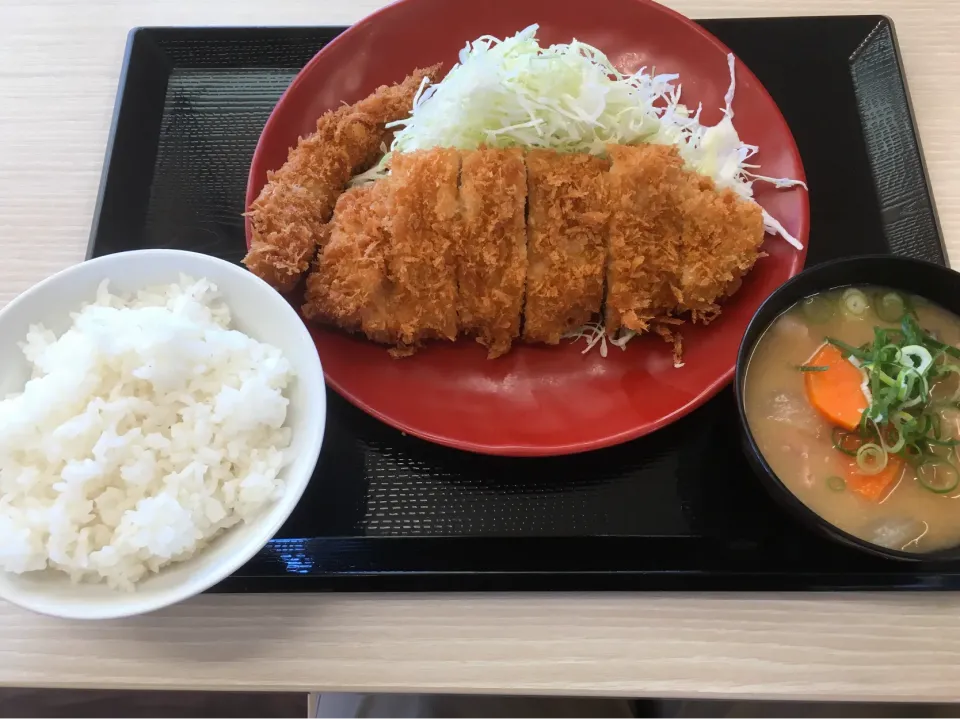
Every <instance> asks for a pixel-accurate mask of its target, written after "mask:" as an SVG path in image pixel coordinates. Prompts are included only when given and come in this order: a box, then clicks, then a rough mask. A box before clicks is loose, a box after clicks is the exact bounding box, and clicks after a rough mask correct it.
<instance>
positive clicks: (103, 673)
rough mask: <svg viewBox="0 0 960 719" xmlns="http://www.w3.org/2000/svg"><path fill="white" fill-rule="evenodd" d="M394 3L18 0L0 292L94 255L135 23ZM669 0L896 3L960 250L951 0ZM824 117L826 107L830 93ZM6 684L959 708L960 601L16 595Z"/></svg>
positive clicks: (303, 20) (2, 119) (304, 17)
mask: <svg viewBox="0 0 960 719" xmlns="http://www.w3.org/2000/svg"><path fill="white" fill-rule="evenodd" d="M460 1H464V0H451V2H460ZM381 4H383V3H382V2H381V0H220V1H219V2H217V1H214V0H84V1H83V2H77V0H0V302H3V303H5V302H7V301H9V300H10V299H11V298H13V297H14V296H15V295H16V294H17V293H19V292H21V291H23V290H25V289H26V288H28V287H29V286H31V285H32V284H33V283H35V282H37V281H38V280H40V279H42V278H43V277H46V276H47V275H50V274H52V273H53V272H55V271H56V270H59V269H61V268H63V267H66V266H67V265H70V264H72V263H75V262H79V261H80V260H81V259H82V258H83V253H84V249H85V247H86V243H87V236H88V233H89V230H90V220H91V215H92V212H93V205H94V200H95V198H96V194H97V187H98V183H99V181H100V169H101V163H102V160H103V153H104V145H105V142H106V139H107V134H108V132H109V125H110V117H111V113H112V109H113V101H114V97H115V93H116V89H117V76H118V73H119V70H120V63H121V59H122V56H123V48H124V41H125V36H126V33H127V31H128V30H129V29H130V28H131V27H133V26H135V25H203V24H211V25H245V24H247V25H252V24H273V25H285V24H302V25H311V24H312V25H319V24H348V23H351V22H353V21H355V20H357V19H358V18H360V17H361V16H363V15H365V14H367V13H368V12H370V11H372V10H374V9H375V8H376V7H379V6H380V5H381ZM668 4H670V5H672V6H673V7H675V8H676V9H678V10H680V11H681V12H684V13H685V14H687V15H690V16H692V17H710V16H718V15H727V16H749V15H762V14H771V13H776V14H782V15H791V14H807V15H817V14H830V13H844V14H857V13H865V14H876V13H884V14H887V15H889V16H891V17H892V18H893V20H894V21H895V23H896V28H897V32H898V35H899V39H900V43H901V49H902V52H903V58H904V62H905V64H906V70H907V75H908V78H909V82H910V91H911V94H912V97H913V101H914V107H915V110H916V114H917V120H918V122H919V125H920V131H921V135H922V140H923V147H924V152H925V155H926V159H927V162H928V167H929V172H930V176H931V178H932V182H933V187H934V191H935V194H936V202H937V207H938V210H939V213H940V220H941V222H942V226H943V230H944V233H945V236H946V240H947V244H948V247H949V248H950V255H951V258H952V260H953V263H954V265H957V264H958V263H960V149H958V145H957V131H956V115H957V112H956V111H957V110H958V109H960V72H958V70H960V45H958V44H957V37H958V35H960V6H958V5H957V3H956V2H955V0H869V1H867V0H804V2H799V1H797V0H793V1H791V0H786V1H785V2H780V3H774V4H772V5H768V4H767V3H766V2H765V0H726V2H724V3H723V4H722V7H723V9H722V11H720V10H718V9H717V3H716V2H715V1H714V0H672V1H671V2H669V3H668ZM824 111H825V122H829V116H828V113H829V104H828V102H827V98H825V102H824ZM839 161H842V158H838V162H839ZM0 541H2V540H0ZM0 684H3V685H19V686H69V687H113V688H138V687H140V688H191V689H275V690H280V689H284V690H296V691H305V690H320V689H322V690H348V691H384V690H389V691H447V692H490V693H527V694H582V695H620V696H643V695H653V696H661V697H668V696H670V697H672V696H682V697H707V696H712V697H734V696H736V697H764V698H772V699H777V698H782V699H786V698H802V699H851V700H853V699H870V700H885V699H890V700H896V699H903V700H906V699H916V700H929V701H933V700H938V701H949V700H955V699H960V597H957V596H956V595H952V594H925V595H918V594H885V595H871V594H858V595H856V596H841V595H836V594H830V595H825V594H824V595H790V596H775V595H769V594H767V595H752V596H739V595H729V594H726V595H711V596H704V595H700V596H697V595H690V594H685V595H651V594H582V595H578V594H556V593H554V594H515V595H491V594H485V595H462V594H461V595H449V594H447V595H411V594H406V595H369V594H368V595H361V596H357V595H309V594H307V595H299V596H291V595H287V596H276V595H274V596H204V597H200V598H198V599H196V600H193V601H190V602H187V603H185V604H183V605H181V606H178V607H175V608H172V609H169V610H167V611H163V612H159V613H157V614H153V615H150V616H146V617H142V618H137V619H129V620H123V621H112V622H103V623H96V624H85V623H76V622H65V621H56V620H53V619H47V618H43V617H39V616H34V615H32V614H29V613H27V612H24V611H21V610H19V609H16V608H14V607H12V606H10V605H7V604H0Z"/></svg>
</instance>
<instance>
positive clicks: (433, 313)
mask: <svg viewBox="0 0 960 719" xmlns="http://www.w3.org/2000/svg"><path fill="white" fill-rule="evenodd" d="M390 171H391V175H390V202H389V212H388V216H387V220H388V225H389V232H390V248H389V251H388V252H387V275H388V277H389V278H390V279H391V280H392V281H393V283H394V285H395V293H394V297H393V311H394V312H395V313H396V314H397V315H398V316H399V317H401V318H402V325H403V327H404V332H403V334H402V336H401V338H400V340H401V343H402V344H403V345H407V346H411V347H413V346H415V345H417V344H418V343H419V342H420V341H421V340H424V339H433V338H437V339H448V340H455V339H456V337H457V274H456V258H455V251H456V246H457V233H458V232H459V217H458V215H459V190H458V179H459V174H460V153H459V152H457V151H456V150H450V149H434V150H419V151H416V152H410V153H396V154H394V155H392V156H391V159H390Z"/></svg>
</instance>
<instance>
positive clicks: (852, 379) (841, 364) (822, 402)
mask: <svg viewBox="0 0 960 719" xmlns="http://www.w3.org/2000/svg"><path fill="white" fill-rule="evenodd" d="M807 364H810V365H816V366H818V367H826V368H827V369H826V370H825V371H822V372H807V373H805V374H804V378H803V379H804V383H805V384H806V390H807V399H808V400H809V401H810V404H811V405H813V407H814V408H815V409H816V410H817V411H818V412H819V413H820V414H822V415H823V416H824V417H826V419H828V420H829V421H830V422H832V423H833V424H836V425H839V426H840V427H843V428H845V429H849V430H854V429H856V428H857V427H858V426H859V424H860V415H861V414H863V411H864V410H865V409H866V408H867V404H868V403H867V398H866V395H864V394H863V389H862V388H861V387H860V385H861V383H862V382H863V375H862V374H861V373H860V370H859V369H857V368H856V367H854V366H853V365H852V364H850V362H849V361H848V360H847V359H846V358H845V357H844V356H843V355H842V354H841V353H840V350H838V349H837V348H836V347H834V346H833V345H824V346H823V347H821V348H820V349H818V350H817V351H816V353H815V354H814V355H813V357H811V358H810V360H809V361H808V362H807Z"/></svg>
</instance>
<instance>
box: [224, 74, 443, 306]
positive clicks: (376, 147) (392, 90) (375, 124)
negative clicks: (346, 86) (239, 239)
mask: <svg viewBox="0 0 960 719" xmlns="http://www.w3.org/2000/svg"><path fill="white" fill-rule="evenodd" d="M439 68H440V66H439V65H434V66H433V67H429V68H426V69H418V70H416V71H414V72H413V73H412V74H411V75H409V76H408V77H407V78H406V79H405V80H404V81H403V82H401V83H399V84H396V85H391V86H386V85H384V86H382V87H379V88H377V90H376V91H375V92H374V93H373V94H371V95H370V96H369V97H367V98H365V99H363V100H361V101H360V102H358V103H356V104H354V105H347V106H344V107H340V108H337V109H336V110H332V111H329V112H326V113H324V115H323V116H321V117H320V119H319V120H317V131H316V132H315V133H314V134H312V135H309V136H307V137H304V138H301V139H300V140H299V142H298V143H297V146H296V147H295V148H292V149H291V150H290V152H289V154H288V156H287V161H286V163H284V165H283V167H281V168H280V169H279V170H277V171H276V172H269V173H267V184H266V185H264V187H263V190H261V192H260V195H259V197H257V199H256V200H254V202H253V203H252V204H251V206H250V209H249V212H248V214H249V216H250V225H251V229H252V235H253V236H252V238H251V244H250V251H249V252H248V253H247V256H246V257H245V258H244V260H243V262H244V264H245V265H246V266H247V267H248V268H249V269H250V271H251V272H253V273H254V274H255V275H257V276H258V277H260V278H262V279H264V280H265V281H266V282H268V283H269V284H270V285H272V286H273V287H275V288H276V289H278V290H279V291H281V292H289V291H290V290H292V289H293V288H294V287H295V286H296V285H297V282H298V281H299V280H300V278H301V277H302V276H303V274H304V273H305V272H306V271H307V270H308V269H309V267H310V263H311V262H312V261H313V258H314V256H315V255H316V251H317V247H318V245H319V243H320V242H321V241H322V240H323V239H324V237H325V233H324V232H323V230H322V229H321V228H322V227H323V225H324V224H325V223H326V222H327V221H328V220H329V219H330V215H331V213H332V212H333V208H334V204H335V203H336V201H337V198H338V197H339V196H340V194H341V193H342V192H343V190H344V188H345V186H346V184H347V182H348V181H349V180H350V178H351V177H352V176H353V175H354V174H355V173H356V172H358V171H361V170H363V169H365V168H366V167H369V166H370V165H371V164H372V163H373V162H374V161H375V160H376V158H377V156H378V155H379V154H380V153H381V152H382V145H384V143H385V142H386V140H387V139H388V138H389V137H390V135H391V134H392V133H391V131H389V130H387V129H385V127H384V125H385V124H386V123H388V122H392V121H394V120H399V119H402V118H404V117H406V116H407V114H409V112H410V109H411V108H412V106H413V98H414V96H415V95H416V92H417V90H418V89H419V87H420V84H421V82H422V80H423V78H424V77H425V76H430V75H435V74H436V73H437V71H438V70H439Z"/></svg>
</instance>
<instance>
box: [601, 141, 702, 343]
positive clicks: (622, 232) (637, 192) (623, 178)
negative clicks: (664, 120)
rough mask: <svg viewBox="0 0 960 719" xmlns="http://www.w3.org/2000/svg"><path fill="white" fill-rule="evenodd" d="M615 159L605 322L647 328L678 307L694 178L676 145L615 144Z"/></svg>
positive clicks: (609, 326)
mask: <svg viewBox="0 0 960 719" xmlns="http://www.w3.org/2000/svg"><path fill="white" fill-rule="evenodd" d="M607 154H608V155H609V157H610V160H611V161H612V163H613V164H612V167H611V168H610V174H609V175H608V183H609V188H610V210H611V214H610V229H609V236H608V258H607V297H606V317H605V326H606V330H607V332H608V334H610V335H613V334H614V333H616V332H617V331H618V330H619V329H620V328H621V327H623V328H626V329H629V330H633V331H634V332H644V331H646V330H648V329H649V328H650V322H651V321H653V320H655V319H661V318H663V317H665V316H666V315H668V314H670V313H672V312H674V311H675V309H676V304H677V298H676V296H675V294H674V291H673V289H672V286H673V285H674V284H675V283H676V282H677V272H678V268H679V267H680V261H681V254H680V252H681V234H682V232H683V225H684V222H683V214H682V211H683V210H682V204H683V200H684V198H685V197H686V196H687V193H688V185H689V178H688V177H687V174H688V173H686V171H685V170H683V160H682V159H681V158H680V156H679V154H678V153H677V150H676V148H675V147H673V146H667V145H636V146H633V145H609V146H608V147H607Z"/></svg>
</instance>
